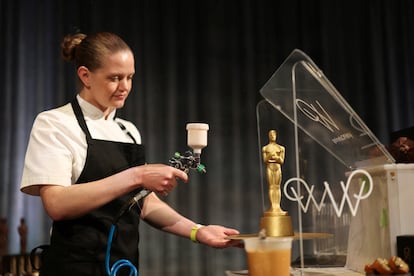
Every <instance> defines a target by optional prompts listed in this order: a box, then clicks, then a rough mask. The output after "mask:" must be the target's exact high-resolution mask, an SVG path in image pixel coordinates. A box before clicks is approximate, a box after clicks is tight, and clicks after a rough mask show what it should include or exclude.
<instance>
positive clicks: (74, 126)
mask: <svg viewBox="0 0 414 276" xmlns="http://www.w3.org/2000/svg"><path fill="white" fill-rule="evenodd" d="M77 99H78V102H79V105H80V107H81V109H82V112H83V115H84V118H85V121H86V125H87V126H88V129H89V132H90V133H91V136H92V138H93V139H100V140H109V141H117V142H124V143H133V140H132V139H131V137H130V136H129V135H127V134H126V132H125V131H123V130H122V129H121V128H120V126H119V125H118V123H117V121H119V122H121V123H122V124H123V125H124V126H125V128H126V130H127V131H128V132H130V134H131V135H132V136H133V137H134V139H135V140H136V143H137V144H141V135H140V133H139V131H138V129H137V128H136V127H135V125H134V124H132V123H131V122H129V121H126V120H122V119H120V118H115V120H114V117H115V113H116V111H115V110H114V111H113V112H111V113H110V114H109V116H108V118H107V119H105V117H104V114H103V112H102V111H101V110H100V109H98V108H97V107H95V106H94V105H92V104H90V103H88V102H87V101H85V100H83V99H82V98H81V97H80V96H79V95H77ZM86 152H87V143H86V136H85V133H84V132H83V131H82V129H81V128H80V126H79V123H78V121H77V119H76V116H75V114H74V112H73V109H72V105H71V104H70V103H68V104H66V105H64V106H61V107H58V108H55V109H52V110H48V111H44V112H42V113H40V114H39V115H38V116H37V117H36V119H35V121H34V123H33V127H32V131H31V134H30V139H29V143H28V147H27V151H26V157H25V162H24V169H23V176H22V181H21V186H20V188H21V190H22V192H24V193H27V194H31V195H39V186H38V185H50V184H52V185H61V186H70V185H72V184H74V183H76V181H77V179H78V178H79V176H80V174H81V172H82V170H83V167H84V165H85V160H86Z"/></svg>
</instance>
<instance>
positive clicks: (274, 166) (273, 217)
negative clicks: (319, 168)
mask: <svg viewBox="0 0 414 276" xmlns="http://www.w3.org/2000/svg"><path fill="white" fill-rule="evenodd" d="M276 139H277V132H276V130H270V131H269V143H268V144H267V145H265V146H263V147H262V157H263V162H264V163H265V164H266V180H267V184H268V195H269V201H270V208H269V209H268V210H267V211H265V212H264V214H263V217H262V218H261V220H260V230H261V231H263V230H265V233H266V236H269V237H282V236H293V235H294V233H293V226H292V219H291V217H290V216H289V215H288V212H287V211H284V210H282V208H281V206H280V201H281V197H282V193H281V187H280V185H281V182H282V168H281V167H282V164H283V163H284V161H285V147H284V146H282V145H279V144H277V143H276Z"/></svg>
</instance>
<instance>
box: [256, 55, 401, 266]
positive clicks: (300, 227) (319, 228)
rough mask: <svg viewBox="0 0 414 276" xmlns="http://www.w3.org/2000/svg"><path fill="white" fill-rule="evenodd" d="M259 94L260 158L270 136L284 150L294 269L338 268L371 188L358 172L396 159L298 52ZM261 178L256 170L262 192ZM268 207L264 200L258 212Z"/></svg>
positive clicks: (284, 205)
mask: <svg viewBox="0 0 414 276" xmlns="http://www.w3.org/2000/svg"><path fill="white" fill-rule="evenodd" d="M260 92H261V94H262V95H263V97H264V98H265V99H264V100H263V101H261V102H259V103H258V104H257V122H258V124H257V126H258V142H259V151H261V148H262V147H263V146H264V145H265V144H267V143H268V132H269V130H272V129H274V130H276V131H277V143H278V144H281V145H283V146H285V148H286V157H285V162H284V164H283V165H282V189H283V191H282V200H281V207H282V209H284V210H286V211H288V213H289V215H290V216H291V217H292V222H293V227H294V230H295V232H297V233H299V234H300V235H299V240H298V242H295V241H294V242H293V245H292V254H293V255H292V261H293V265H294V266H298V267H309V266H343V265H345V262H346V254H347V246H348V233H349V225H350V221H351V217H352V216H354V215H355V213H356V212H357V209H358V206H359V203H360V201H361V200H364V199H365V198H366V196H368V194H369V191H370V188H372V186H370V183H372V179H371V178H370V176H369V175H367V174H366V173H365V172H364V171H361V170H360V169H359V168H361V167H362V166H371V165H373V164H388V163H393V162H394V159H393V158H392V156H391V155H390V154H389V153H388V151H387V150H386V149H385V147H384V146H383V145H382V144H381V143H380V142H379V140H378V139H377V138H376V137H375V135H374V134H373V133H372V132H371V131H370V130H369V129H368V127H367V126H366V125H365V124H364V122H363V121H362V120H361V119H360V118H359V116H358V115H357V114H356V113H355V112H354V111H353V109H352V108H351V107H350V106H349V104H348V103H347V102H346V101H345V100H344V99H343V97H342V96H341V95H340V94H339V92H338V91H337V90H336V89H335V87H334V86H333V85H332V84H331V83H330V82H329V80H328V79H327V78H326V77H325V76H324V75H323V73H322V72H321V71H320V70H319V69H318V67H317V66H316V65H315V64H314V63H313V62H312V61H311V60H310V58H309V57H307V56H306V55H305V54H304V53H303V52H301V51H299V50H295V51H293V52H292V54H291V55H290V56H289V57H288V58H287V59H286V61H285V62H284V63H283V64H282V65H281V66H280V67H279V69H278V70H277V71H276V72H275V74H274V75H273V76H272V77H271V78H270V80H269V81H268V82H267V83H266V84H265V85H264V87H263V88H262V89H261V91H260ZM260 156H261V155H260ZM264 170H265V169H264V164H263V163H261V171H262V174H261V175H262V180H261V181H262V187H263V189H264V191H267V183H266V178H265V172H264ZM353 172H354V173H353ZM299 198H300V200H299ZM268 202H269V201H268V198H267V196H266V193H264V195H263V210H266V209H267V208H266V207H267V206H268V204H269V203H268ZM304 233H322V234H326V235H322V236H318V238H306V237H304V236H302V234H304Z"/></svg>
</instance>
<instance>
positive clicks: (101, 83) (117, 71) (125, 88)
mask: <svg viewBox="0 0 414 276" xmlns="http://www.w3.org/2000/svg"><path fill="white" fill-rule="evenodd" d="M85 70H86V75H87V78H85V79H84V80H83V84H84V88H83V89H82V91H81V96H82V97H83V98H84V99H85V100H86V101H88V102H90V103H91V104H93V105H95V106H96V107H98V108H99V109H100V110H102V111H103V112H105V111H107V112H110V111H112V110H113V109H116V108H121V107H123V106H124V103H125V100H126V98H127V97H128V94H129V92H130V91H131V88H132V77H133V76H134V73H135V67H134V56H133V54H132V53H131V52H130V51H127V50H125V51H120V52H117V53H115V54H112V55H109V56H108V57H107V58H106V59H105V60H104V61H103V63H102V67H100V68H99V69H97V70H95V71H93V72H91V71H89V70H88V69H87V68H86V69H85Z"/></svg>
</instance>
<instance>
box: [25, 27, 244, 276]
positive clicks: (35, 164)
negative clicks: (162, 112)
mask: <svg viewBox="0 0 414 276" xmlns="http://www.w3.org/2000/svg"><path fill="white" fill-rule="evenodd" d="M62 53H63V57H64V58H65V60H67V61H74V62H75V63H76V68H77V76H78V79H79V84H80V89H79V93H78V95H77V96H76V98H75V99H74V100H73V101H72V102H71V103H68V104H66V105H64V106H62V107H59V108H56V109H52V110H49V111H45V112H42V113H40V114H39V115H38V116H37V118H36V120H35V122H34V124H33V128H32V132H31V136H30V140H29V144H28V148H27V152H26V159H25V165H24V171H23V177H22V184H21V189H22V191H23V192H25V193H28V194H31V195H39V196H40V197H41V199H42V202H43V205H44V208H45V209H46V212H47V213H48V215H49V216H50V217H51V218H52V219H53V228H52V233H51V242H50V247H49V249H48V250H47V252H46V254H45V257H44V258H45V259H44V262H43V265H42V268H41V272H40V275H42V276H45V275H52V276H56V275H105V274H106V271H105V264H104V260H105V256H106V254H105V250H106V245H107V242H108V233H109V229H110V227H111V225H112V224H113V220H114V218H115V217H116V216H117V214H118V212H119V210H120V209H121V208H122V206H124V204H125V202H127V201H128V200H130V199H131V197H132V196H133V195H135V194H136V193H137V192H138V191H139V190H140V189H147V190H150V191H153V192H155V193H158V194H162V195H167V194H168V193H169V192H170V191H171V190H172V189H173V188H174V187H175V186H176V185H177V181H176V179H181V180H182V181H184V182H187V180H188V176H187V175H186V174H185V173H184V172H182V171H181V170H178V169H175V168H173V167H171V166H167V165H162V164H145V157H144V149H143V146H142V145H141V137H140V133H139V132H138V130H137V128H136V127H135V126H134V125H133V124H132V123H131V122H128V121H125V120H122V119H120V118H118V117H116V116H115V113H116V109H118V108H122V107H123V105H124V103H125V100H126V98H127V97H128V94H129V92H130V90H131V87H132V78H133V76H134V73H135V69H134V56H133V53H132V51H131V49H130V48H129V46H128V45H127V44H126V43H125V42H124V41H123V40H122V39H121V38H119V37H118V36H116V35H115V34H112V33H105V32H103V33H96V34H93V35H88V36H86V35H84V34H75V35H68V36H66V37H65V38H64V40H63V42H62ZM155 193H151V194H150V195H149V196H147V197H145V198H144V199H141V200H140V201H139V202H138V203H137V205H138V206H137V207H134V208H132V209H131V210H130V211H128V212H127V213H126V214H124V215H123V216H122V217H121V218H120V219H119V220H118V222H117V228H116V230H117V232H116V233H115V237H114V240H113V243H112V248H111V263H113V262H114V261H116V260H118V259H121V258H127V259H129V260H131V261H132V262H133V264H134V266H136V267H137V266H138V240H139V234H138V225H139V220H140V218H142V219H144V220H145V221H147V222H148V223H149V224H151V225H153V226H154V227H156V228H158V229H161V230H163V231H166V232H170V233H173V234H176V235H179V236H182V237H191V239H192V240H196V241H198V242H200V243H204V244H206V245H209V246H211V247H217V248H224V247H228V246H232V245H234V242H231V241H229V240H228V239H226V237H227V236H228V235H235V234H238V231H237V230H234V229H229V228H225V227H222V226H217V225H209V226H204V227H200V226H198V225H197V224H196V223H194V222H193V221H191V220H189V219H187V218H185V217H183V216H181V215H180V214H178V213H177V212H176V211H174V210H173V209H172V208H170V207H169V206H168V205H167V204H166V203H164V202H163V201H161V200H160V199H159V198H158V197H157V196H156V194H155ZM124 272H125V273H126V275H128V273H127V272H126V271H125V270H124Z"/></svg>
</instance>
